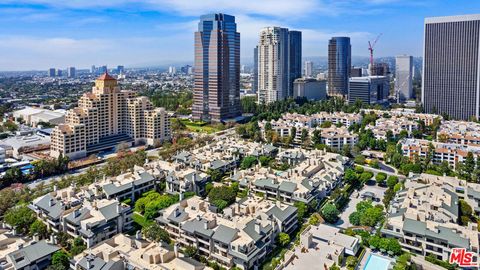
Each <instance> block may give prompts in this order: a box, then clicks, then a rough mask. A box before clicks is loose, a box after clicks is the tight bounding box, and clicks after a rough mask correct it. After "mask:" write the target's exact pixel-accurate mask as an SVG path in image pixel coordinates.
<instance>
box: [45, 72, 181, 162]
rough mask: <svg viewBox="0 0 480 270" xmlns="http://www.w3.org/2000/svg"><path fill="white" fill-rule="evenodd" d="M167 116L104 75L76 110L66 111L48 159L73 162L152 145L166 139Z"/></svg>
mask: <svg viewBox="0 0 480 270" xmlns="http://www.w3.org/2000/svg"><path fill="white" fill-rule="evenodd" d="M171 116H172V114H171V113H169V112H167V111H165V109H164V108H154V107H153V105H152V103H151V102H150V101H149V100H148V99H147V98H146V97H135V93H134V92H133V91H126V90H120V87H119V86H118V85H117V80H116V79H114V78H113V77H111V76H110V75H108V74H107V73H105V74H103V75H102V76H100V77H99V78H97V80H96V81H95V86H94V87H93V88H92V92H89V93H85V94H83V96H82V97H81V98H80V99H79V101H78V107H77V108H74V109H72V110H69V111H67V113H66V116H65V124H60V125H58V126H57V127H55V128H54V129H53V131H52V135H51V141H52V143H51V147H50V155H51V156H52V157H58V156H60V155H63V156H68V157H70V158H71V159H76V158H82V157H85V156H87V155H88V154H89V153H94V152H98V151H102V150H107V149H111V148H115V147H116V146H118V145H119V144H127V145H129V146H130V145H132V144H143V143H144V144H148V145H156V144H159V143H161V142H163V141H166V140H169V139H170V118H171Z"/></svg>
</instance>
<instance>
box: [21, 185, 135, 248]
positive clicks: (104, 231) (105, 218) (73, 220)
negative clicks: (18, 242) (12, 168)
mask: <svg viewBox="0 0 480 270" xmlns="http://www.w3.org/2000/svg"><path fill="white" fill-rule="evenodd" d="M81 194H83V193H81V192H78V191H76V190H75V189H74V188H72V187H71V188H67V189H64V190H59V191H54V192H52V193H49V194H46V195H44V196H41V197H38V198H36V199H35V200H33V201H32V202H31V203H30V205H29V208H30V209H32V210H33V211H34V212H35V213H36V215H37V218H39V219H40V220H41V221H42V222H43V223H45V225H47V227H48V228H49V229H51V230H52V231H54V232H60V231H62V232H66V233H68V234H70V235H71V236H72V237H81V238H82V240H83V241H84V242H85V243H86V245H87V247H91V246H93V245H95V244H96V243H99V242H101V241H103V240H105V239H109V238H111V237H112V236H114V235H115V234H118V233H121V232H124V231H128V230H130V229H131V226H132V213H133V209H132V208H131V207H130V206H128V205H125V204H122V203H120V202H118V201H117V200H108V199H100V200H98V199H93V200H92V201H88V200H86V197H84V196H83V195H81Z"/></svg>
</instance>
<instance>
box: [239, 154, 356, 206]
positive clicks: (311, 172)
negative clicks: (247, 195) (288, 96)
mask: <svg viewBox="0 0 480 270" xmlns="http://www.w3.org/2000/svg"><path fill="white" fill-rule="evenodd" d="M277 159H278V160H279V161H281V162H285V163H288V164H290V168H289V169H287V170H286V171H283V172H274V171H273V170H272V169H269V168H261V167H260V166H259V165H257V166H255V167H254V168H250V169H247V170H242V171H239V172H234V174H233V175H232V176H231V177H230V178H231V179H232V181H236V182H238V183H239V188H240V190H248V191H249V192H255V193H256V194H262V196H263V197H265V198H267V199H273V200H281V201H283V202H285V203H287V204H293V203H295V202H304V203H307V204H308V203H311V202H312V201H313V200H315V199H317V200H320V199H322V198H324V197H325V196H326V195H328V194H330V191H332V190H333V189H334V188H335V187H336V186H337V185H338V184H339V183H340V182H341V179H342V176H343V173H344V165H345V163H346V162H347V160H348V159H346V158H344V157H342V156H341V155H338V154H333V153H327V152H325V151H320V150H311V151H308V150H300V149H295V150H286V151H282V152H280V153H279V155H278V157H277Z"/></svg>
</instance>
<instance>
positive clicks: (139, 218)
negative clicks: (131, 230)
mask: <svg viewBox="0 0 480 270" xmlns="http://www.w3.org/2000/svg"><path fill="white" fill-rule="evenodd" d="M132 219H133V221H134V222H135V223H137V224H138V225H139V226H140V227H142V228H143V227H145V226H147V225H149V224H150V223H152V221H148V220H147V219H145V217H143V216H142V215H140V214H139V213H137V212H135V213H133V216H132Z"/></svg>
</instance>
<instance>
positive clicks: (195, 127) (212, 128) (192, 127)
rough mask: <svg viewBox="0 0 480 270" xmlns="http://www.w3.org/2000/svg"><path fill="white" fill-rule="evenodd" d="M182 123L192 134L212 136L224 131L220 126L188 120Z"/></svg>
mask: <svg viewBox="0 0 480 270" xmlns="http://www.w3.org/2000/svg"><path fill="white" fill-rule="evenodd" d="M181 122H182V123H183V124H184V125H185V127H186V128H187V129H188V130H189V131H192V132H198V133H207V134H211V133H215V132H218V131H221V130H222V128H220V127H219V126H217V125H212V124H208V123H206V122H193V121H190V120H186V119H183V120H181Z"/></svg>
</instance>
